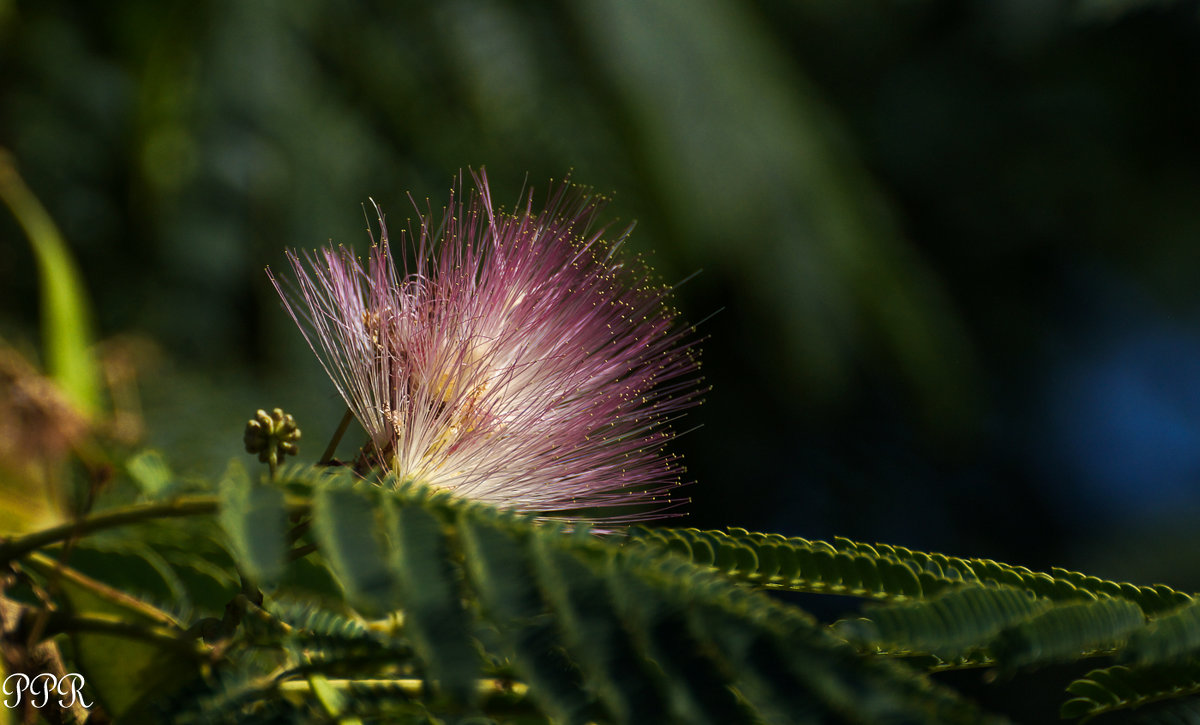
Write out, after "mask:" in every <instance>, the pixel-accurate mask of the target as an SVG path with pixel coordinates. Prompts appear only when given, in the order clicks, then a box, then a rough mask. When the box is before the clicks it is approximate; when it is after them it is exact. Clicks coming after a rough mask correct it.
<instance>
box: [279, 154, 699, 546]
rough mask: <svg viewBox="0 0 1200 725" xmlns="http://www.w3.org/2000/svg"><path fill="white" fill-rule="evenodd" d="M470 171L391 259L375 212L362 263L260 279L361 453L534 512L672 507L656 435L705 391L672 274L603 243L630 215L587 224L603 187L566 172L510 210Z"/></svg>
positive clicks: (317, 258)
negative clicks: (342, 404)
mask: <svg viewBox="0 0 1200 725" xmlns="http://www.w3.org/2000/svg"><path fill="white" fill-rule="evenodd" d="M472 176H473V178H474V181H475V187H476V188H475V190H472V191H471V192H470V193H469V194H468V195H467V199H466V201H465V203H464V201H463V200H462V198H461V197H460V195H458V194H456V192H455V191H452V192H451V198H450V203H449V206H448V207H447V211H446V212H445V215H444V218H443V219H441V220H440V221H435V219H434V218H433V215H432V213H426V214H420V210H419V209H418V215H419V218H420V227H419V230H418V231H417V232H416V233H414V232H413V231H412V230H411V228H410V230H409V232H408V233H407V234H404V233H401V238H402V239H403V240H404V241H405V242H406V245H405V246H406V247H409V248H411V251H412V252H413V253H415V262H414V263H413V264H412V266H411V267H410V263H409V260H408V259H407V257H404V258H403V259H404V261H403V273H402V274H401V273H399V272H398V270H397V267H396V264H395V262H394V261H393V258H392V253H391V249H390V247H389V245H388V236H387V228H386V226H385V225H384V220H383V216H382V214H380V216H379V224H380V231H381V237H380V241H379V243H378V244H375V245H373V246H372V249H371V252H370V255H369V257H368V259H367V264H366V267H365V268H364V266H363V264H362V262H361V261H360V260H359V259H357V258H356V257H355V256H354V255H353V254H352V253H351V252H350V251H349V250H346V249H345V248H341V247H339V248H338V249H336V250H335V249H330V248H327V249H323V250H321V251H320V252H319V253H318V254H315V255H314V254H306V255H305V256H304V258H303V260H302V259H301V257H299V256H298V255H297V254H295V253H294V252H289V253H288V259H289V261H290V262H291V265H292V269H293V271H294V273H295V284H294V285H289V287H290V290H289V291H288V292H285V291H284V289H283V287H282V286H281V285H280V283H279V281H278V280H277V279H276V278H275V276H274V275H272V277H271V279H272V281H273V282H274V283H275V287H276V289H277V290H279V292H280V295H281V296H282V297H283V301H284V305H285V306H286V307H287V309H288V311H289V312H290V313H291V315H292V317H293V318H294V319H295V320H296V321H297V323H298V324H299V325H300V328H301V331H302V332H303V333H304V336H305V339H307V340H308V342H309V345H310V346H311V347H312V349H313V351H314V352H315V353H316V354H317V356H318V357H319V358H320V360H321V363H322V365H324V367H325V370H326V372H328V373H329V376H330V378H332V379H333V382H334V384H335V385H336V386H337V388H338V390H339V391H340V392H341V394H342V397H343V398H344V399H345V400H346V404H347V405H348V406H349V407H350V410H351V411H352V412H353V413H354V415H355V417H356V418H357V419H358V421H359V422H360V423H361V424H362V426H363V427H364V428H365V429H366V430H367V432H368V433H369V435H370V438H371V443H372V448H373V450H370V451H368V453H369V459H368V461H369V462H370V463H371V464H372V465H377V466H380V467H382V468H383V469H385V470H388V471H390V472H392V473H394V474H396V476H397V477H398V478H399V480H410V479H411V480H415V481H417V482H421V483H424V484H427V485H429V486H433V487H437V488H443V489H449V490H451V491H453V492H454V493H455V494H457V495H461V496H463V497H468V498H472V499H478V500H481V501H485V502H488V503H491V504H494V505H498V506H502V507H510V508H515V509H519V510H521V511H528V512H537V513H540V514H543V515H546V514H549V515H551V516H554V515H556V514H557V515H558V516H582V517H584V518H603V519H604V520H605V521H607V522H610V523H621V522H628V521H634V520H640V519H646V518H655V517H660V516H663V515H669V514H668V513H666V511H667V509H669V508H670V507H671V506H672V505H673V504H677V503H679V501H678V500H676V501H675V502H672V499H671V494H672V493H673V491H674V489H675V488H676V487H677V486H678V485H679V482H680V481H679V477H680V475H681V473H682V472H683V468H682V467H681V466H680V465H679V462H678V459H677V458H676V457H674V456H671V455H668V454H666V453H665V452H664V450H663V448H664V445H665V444H666V443H668V442H669V441H670V440H671V439H672V438H673V437H674V433H673V432H672V430H671V428H670V423H671V422H672V421H673V420H674V419H676V418H677V417H678V416H679V414H680V413H681V412H682V411H683V410H684V409H686V408H688V407H691V406H693V405H695V404H697V403H698V402H699V395H700V392H701V391H700V388H699V375H698V365H697V362H696V360H695V356H694V350H693V348H692V347H691V338H692V337H693V335H694V331H693V330H692V329H691V328H686V327H680V326H678V325H676V324H675V318H676V312H675V310H674V309H672V308H671V307H670V305H669V297H670V288H669V287H666V286H664V285H662V284H661V283H656V282H654V281H653V280H652V278H651V275H650V272H649V271H648V270H647V269H646V268H645V266H644V265H642V264H641V263H640V262H633V261H631V260H628V259H624V258H622V257H621V256H620V255H619V254H618V253H617V252H618V247H619V246H620V244H621V242H622V241H623V240H624V239H625V236H626V235H627V234H628V230H626V232H625V233H623V234H621V235H620V236H618V237H617V239H616V240H615V241H613V242H609V241H606V240H604V239H603V236H602V235H603V234H604V232H605V229H604V228H600V229H593V224H594V222H595V219H596V215H597V213H598V212H599V210H600V207H601V204H602V202H601V201H600V200H598V199H597V198H596V197H595V196H592V195H591V194H590V193H588V192H587V191H586V190H581V189H579V188H578V187H573V186H571V185H570V184H566V183H564V184H562V185H561V186H559V187H558V188H557V189H556V190H554V191H553V192H552V193H551V195H550V198H549V201H548V205H547V208H546V210H545V211H541V212H535V211H534V209H533V201H532V194H528V195H526V196H524V197H522V199H521V201H520V203H519V205H518V208H517V209H516V210H515V211H513V212H507V211H504V210H501V209H496V208H494V207H493V205H492V201H491V198H490V194H489V191H488V184H487V176H486V173H485V172H483V171H482V170H481V171H480V172H479V173H478V174H472ZM461 186H462V183H461V179H460V183H459V187H460V188H461ZM306 262H307V264H306ZM599 507H603V508H608V507H619V508H617V509H616V513H613V511H611V510H608V511H604V512H594V513H589V512H590V511H591V510H593V509H596V508H599Z"/></svg>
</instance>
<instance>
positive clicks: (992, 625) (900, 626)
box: [837, 586, 1052, 661]
mask: <svg viewBox="0 0 1200 725" xmlns="http://www.w3.org/2000/svg"><path fill="white" fill-rule="evenodd" d="M1051 606H1052V605H1051V603H1050V601H1049V600H1046V599H1041V598H1038V597H1035V596H1034V595H1033V594H1031V593H1030V592H1028V591H1026V590H1023V589H1016V588H1013V587H994V586H972V587H962V588H959V589H954V590H951V591H948V592H945V593H943V594H941V595H939V596H936V597H932V598H930V599H927V600H923V601H917V602H907V603H903V604H892V605H867V606H865V607H863V617H864V618H862V619H857V620H850V621H843V622H839V623H838V625H837V630H838V632H839V634H842V635H843V636H845V637H847V638H848V639H850V640H851V641H856V642H860V643H863V644H869V645H871V646H873V647H877V648H880V649H883V650H885V651H889V652H894V653H928V654H932V655H934V656H935V657H937V658H939V659H941V660H947V661H949V660H956V659H959V658H961V657H965V656H966V655H967V654H968V653H970V652H971V650H974V649H979V648H983V647H985V646H987V644H988V643H989V642H991V641H992V640H993V639H995V637H996V636H997V635H998V634H1000V632H1001V631H1002V630H1004V629H1005V628H1006V627H1008V626H1011V625H1013V624H1015V623H1017V622H1021V621H1023V620H1027V619H1029V618H1030V617H1032V616H1034V615H1037V614H1039V613H1041V612H1044V611H1046V610H1047V609H1049V608H1050V607H1051Z"/></svg>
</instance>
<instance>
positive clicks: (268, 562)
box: [220, 460, 287, 583]
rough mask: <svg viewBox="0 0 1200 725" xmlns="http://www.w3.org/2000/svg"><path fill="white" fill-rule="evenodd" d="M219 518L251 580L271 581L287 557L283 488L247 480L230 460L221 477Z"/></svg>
mask: <svg viewBox="0 0 1200 725" xmlns="http://www.w3.org/2000/svg"><path fill="white" fill-rule="evenodd" d="M220 521H221V526H222V527H224V529H225V532H226V533H227V534H229V538H230V539H231V540H232V542H233V547H234V550H235V551H237V553H238V558H239V561H240V562H241V564H242V566H243V567H245V569H246V573H247V574H249V575H250V576H251V577H252V578H253V579H254V580H255V581H259V582H267V583H270V582H274V581H275V580H276V579H277V578H278V577H279V576H280V575H281V574H282V573H283V567H284V564H285V563H286V557H287V545H286V542H285V537H286V529H287V514H286V513H285V511H284V508H283V492H282V491H280V490H279V489H277V488H275V487H273V486H269V485H265V484H257V483H255V482H253V481H251V480H250V477H249V476H248V475H247V474H246V469H245V467H243V466H242V464H241V462H240V461H237V460H234V461H232V462H230V464H229V469H228V470H227V471H226V472H225V476H224V478H222V479H221V514H220Z"/></svg>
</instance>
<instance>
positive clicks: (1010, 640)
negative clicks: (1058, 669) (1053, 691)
mask: <svg viewBox="0 0 1200 725" xmlns="http://www.w3.org/2000/svg"><path fill="white" fill-rule="evenodd" d="M1145 622H1146V618H1145V615H1144V614H1143V613H1142V610H1141V608H1140V607H1138V606H1137V605H1136V604H1135V603H1133V602H1131V601H1129V600H1127V599H1119V598H1114V597H1101V598H1099V599H1095V600H1085V601H1079V602H1069V603H1064V604H1056V605H1055V606H1053V607H1051V608H1049V609H1047V610H1046V611H1044V612H1041V613H1039V614H1037V615H1035V616H1033V617H1031V618H1029V619H1026V620H1025V621H1022V622H1019V623H1017V624H1014V625H1013V626H1010V627H1008V628H1006V629H1004V630H1003V631H1002V632H1001V633H1000V635H999V636H998V637H997V639H996V641H995V642H993V643H992V644H990V645H989V649H991V651H992V653H993V654H995V656H996V658H997V659H998V660H1000V662H1001V663H1002V664H1003V665H1004V666H1005V667H1007V668H1015V667H1023V666H1027V665H1030V664H1035V663H1044V662H1060V661H1071V660H1074V659H1078V658H1079V657H1080V656H1081V655H1082V654H1084V653H1088V652H1095V651H1104V650H1113V649H1116V648H1117V647H1119V646H1120V645H1121V644H1122V643H1123V642H1124V640H1125V639H1126V638H1127V637H1128V636H1129V633H1130V632H1132V631H1134V630H1136V629H1138V628H1140V627H1142V626H1143V625H1144V624H1145Z"/></svg>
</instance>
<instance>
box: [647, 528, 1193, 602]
mask: <svg viewBox="0 0 1200 725" xmlns="http://www.w3.org/2000/svg"><path fill="white" fill-rule="evenodd" d="M629 536H630V540H631V543H632V544H633V545H640V546H655V547H662V548H665V549H667V550H669V551H671V552H674V553H676V554H679V555H682V556H684V557H686V558H688V559H690V560H692V561H693V562H695V563H697V564H701V565H705V566H713V567H715V568H717V569H720V570H721V571H723V572H724V573H725V574H726V575H727V576H729V577H731V578H733V579H736V580H740V581H745V582H748V583H752V584H755V585H758V586H763V587H766V588H770V589H783V590H788V591H798V592H813V593H830V594H844V595H850V596H859V597H866V598H872V599H881V600H904V599H920V598H927V597H931V596H935V595H937V594H939V593H941V592H944V591H946V590H948V589H952V588H955V587H958V586H962V585H963V584H972V583H984V584H999V585H1004V586H1009V587H1014V588H1017V589H1025V590H1028V591H1030V592H1032V593H1033V594H1035V595H1037V596H1038V597H1042V598H1045V599H1048V600H1050V601H1055V602H1067V601H1077V600H1079V599H1085V598H1094V597H1096V596H1109V597H1116V598H1121V599H1127V600H1129V601H1132V602H1135V603H1136V604H1137V605H1138V606H1139V607H1141V608H1142V610H1143V611H1144V612H1145V613H1146V614H1147V615H1154V614H1158V613H1161V612H1165V611H1169V610H1172V609H1175V608H1177V607H1179V606H1180V605H1182V604H1185V603H1187V602H1190V601H1191V597H1190V596H1189V595H1188V594H1186V593H1184V592H1180V591H1177V590H1175V589H1172V588H1170V587H1168V586H1165V585H1162V584H1156V585H1154V586H1138V585H1134V584H1130V583H1125V582H1114V581H1107V580H1104V579H1099V578H1097V577H1094V576H1088V575H1085V574H1081V573H1079V572H1073V571H1068V570H1066V569H1058V568H1055V569H1052V570H1051V571H1050V572H1049V573H1046V572H1035V571H1032V570H1030V569H1028V568H1026V567H1023V566H1014V565H1011V564H1004V563H1001V562H996V561H992V560H989V559H965V558H961V557H955V556H947V555H945V554H938V553H926V552H921V551H914V550H912V549H908V548H905V547H903V546H893V545H889V544H866V543H862V542H856V541H851V540H850V539H844V538H835V539H834V540H833V541H832V542H825V541H809V540H808V539H802V538H800V537H784V536H780V535H778V534H761V533H753V532H749V531H746V530H745V529H738V528H731V529H729V530H728V531H727V532H726V531H716V530H708V531H701V530H698V529H646V528H641V527H634V528H632V529H630V531H629ZM739 552H742V553H739Z"/></svg>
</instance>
